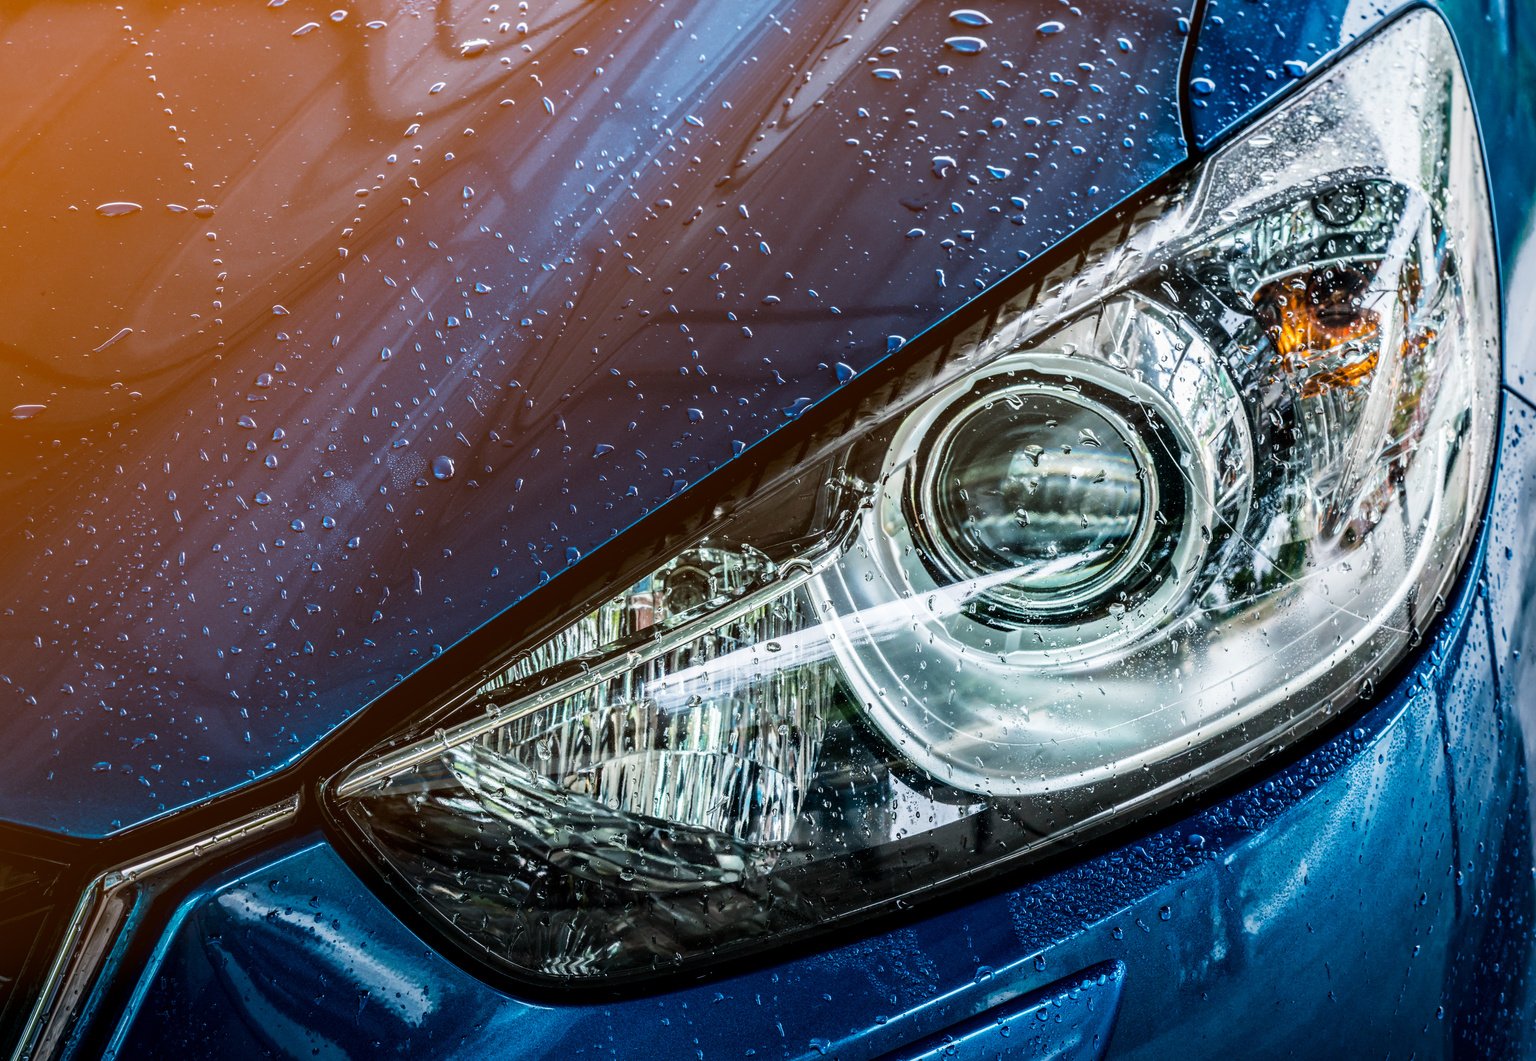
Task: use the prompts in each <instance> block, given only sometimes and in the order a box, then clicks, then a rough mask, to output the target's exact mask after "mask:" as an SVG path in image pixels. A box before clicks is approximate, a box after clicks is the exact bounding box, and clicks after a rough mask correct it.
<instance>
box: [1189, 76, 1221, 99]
mask: <svg viewBox="0 0 1536 1061" xmlns="http://www.w3.org/2000/svg"><path fill="white" fill-rule="evenodd" d="M1189 88H1190V91H1192V92H1193V93H1194V94H1195V95H1197V96H1209V95H1210V94H1211V93H1212V92H1215V91H1216V82H1214V81H1212V80H1211V79H1210V78H1208V77H1197V78H1195V79H1194V80H1193V81H1191V82H1190V83H1189Z"/></svg>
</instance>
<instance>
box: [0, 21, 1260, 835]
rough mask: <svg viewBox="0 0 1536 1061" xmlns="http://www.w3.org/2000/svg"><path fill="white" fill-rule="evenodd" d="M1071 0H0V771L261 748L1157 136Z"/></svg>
mask: <svg viewBox="0 0 1536 1061" xmlns="http://www.w3.org/2000/svg"><path fill="white" fill-rule="evenodd" d="M1099 6H1100V7H1102V8H1103V10H1097V9H1084V10H1078V9H1076V8H1069V7H1067V6H1064V5H1062V4H1059V3H1055V2H1050V3H1045V2H1024V3H1020V2H1010V3H1007V4H1004V3H999V2H996V0H988V2H987V3H984V4H982V5H980V6H979V7H976V8H975V9H973V10H974V13H972V12H971V11H967V10H957V8H956V6H955V5H953V4H934V3H920V2H912V0H896V2H890V0H887V2H876V3H873V4H870V3H858V4H854V3H839V2H834V0H820V2H814V0H802V2H784V0H742V2H739V3H731V4H718V3H705V2H701V0H685V2H682V3H678V4H674V5H670V6H669V7H668V8H666V9H665V10H663V9H661V8H660V7H658V6H657V5H655V4H652V3H640V2H638V0H612V2H609V3H604V4H592V3H579V2H574V0H565V2H558V0H557V2H554V3H550V4H545V5H540V7H539V10H538V11H536V12H534V11H530V10H528V9H527V7H526V5H517V4H514V3H511V2H503V3H502V4H500V5H495V4H491V5H485V4H480V5H470V4H442V5H438V6H437V7H428V6H427V5H423V4H413V5H405V6H404V7H403V8H401V9H396V8H394V7H393V5H390V6H389V7H388V8H387V7H386V5H384V4H383V3H364V4H359V5H356V6H353V7H351V8H349V9H346V10H345V11H341V12H337V13H336V14H332V13H331V9H330V8H329V7H321V6H316V5H313V4H304V3H302V2H300V0H292V2H289V3H286V4H280V5H278V6H272V5H267V6H253V5H250V4H244V3H242V4H239V5H236V4H234V3H209V4H199V5H196V6H195V7H194V6H189V7H186V8H183V9H179V10H172V9H164V10H162V9H160V7H159V5H152V4H148V3H128V4H125V5H124V6H122V7H114V6H113V5H108V4H78V3H65V2H62V0H38V2H35V3H25V2H23V3H20V4H12V5H8V8H7V12H6V14H5V15H3V16H0V18H3V20H4V21H3V22H0V39H3V40H4V41H5V44H6V47H5V50H4V54H5V55H6V56H7V63H6V65H4V67H3V68H0V83H4V85H5V89H6V91H5V98H6V99H8V100H11V101H13V104H12V107H11V108H9V109H7V111H6V112H5V113H4V114H0V127H3V128H4V130H5V142H6V144H7V145H8V149H7V152H6V157H5V159H4V161H3V162H0V226H3V228H4V231H5V247H6V252H5V253H6V261H5V266H4V269H5V280H6V282H5V283H4V284H3V285H0V303H3V314H0V315H3V318H4V319H5V320H6V322H7V328H6V329H5V331H4V333H3V335H0V355H3V364H4V367H5V372H4V377H3V378H4V381H5V387H6V389H7V403H6V405H5V409H6V410H7V411H8V414H9V415H5V416H4V419H3V426H0V432H3V436H0V437H3V446H4V451H3V452H4V455H5V462H4V465H5V467H4V479H3V493H4V499H3V506H0V520H3V523H4V529H5V536H4V540H5V543H6V549H5V550H4V553H3V555H0V578H3V580H4V583H5V584H6V585H8V586H10V587H11V591H10V593H9V601H8V603H7V605H6V607H5V609H4V615H3V624H4V625H3V630H0V634H3V639H4V640H3V650H0V682H3V685H0V690H3V699H0V710H3V711H4V726H5V729H4V736H5V739H4V741H3V742H0V808H3V810H0V813H3V816H4V817H6V818H8V819H10V820H12V821H16V822H21V823H27V824H34V825H40V826H44V827H48V828H55V829H60V830H65V831H69V832H73V833H79V834H101V833H105V832H110V831H113V830H116V829H120V828H124V827H127V826H130V825H133V824H135V823H138V822H142V821H144V820H147V819H149V818H152V817H155V816H157V815H161V814H164V813H167V812H169V811H172V810H175V809H177V808H179V807H182V806H186V805H188V804H190V803H193V802H195V801H198V800H200V799H202V798H205V797H207V796H208V795H210V794H212V793H216V792H219V791H222V790H226V789H229V788H231V787H234V786H238V785H240V784H242V783H244V782H246V781H248V780H249V779H252V778H257V777H260V776H262V775H265V774H268V773H270V772H271V771H273V770H275V769H277V768H279V767H281V766H282V765H284V764H285V763H288V762H290V761H292V760H293V759H294V758H295V757H297V756H298V755H300V754H302V753H303V752H304V751H305V750H306V749H308V748H310V747H311V746H312V745H314V743H315V742H316V741H318V740H319V739H321V738H322V737H324V736H325V735H326V733H328V732H329V731H331V730H332V729H333V728H334V727H336V726H337V725H338V724H339V723H340V722H342V721H343V720H345V719H346V718H348V717H349V716H350V715H352V714H354V713H355V712H357V711H358V710H359V709H361V708H362V707H364V706H365V705H366V704H367V703H369V701H371V700H373V699H374V698H376V697H377V696H379V695H380V694H381V693H382V692H383V691H385V690H386V689H388V688H390V687H391V686H392V685H394V684H395V683H397V682H398V681H399V680H401V678H402V677H403V676H405V675H406V674H408V673H410V672H412V671H414V670H415V669H417V668H419V667H420V666H422V665H423V664H424V663H426V662H427V661H428V660H430V659H432V658H433V657H434V656H436V655H438V654H440V653H441V652H443V651H446V650H448V649H450V648H451V646H452V645H453V644H454V643H455V642H456V641H459V640H460V639H462V638H463V637H464V636H466V635H467V634H468V633H470V632H471V631H473V630H474V629H475V628H477V627H479V626H480V625H482V624H483V623H484V622H485V621H487V620H488V619H489V618H491V617H492V616H494V615H496V614H497V613H498V612H500V611H502V610H504V609H506V608H507V607H508V606H509V605H511V604H512V603H513V602H515V601H517V600H518V599H520V598H521V597H523V596H525V595H526V594H528V593H529V592H531V591H533V590H534V589H535V588H536V587H538V586H540V584H541V583H542V582H544V581H546V580H547V579H548V578H549V576H551V575H555V574H557V573H558V572H559V571H561V570H562V569H564V568H566V567H567V566H568V565H569V564H571V563H573V562H576V561H578V560H579V558H580V557H581V556H582V555H584V554H586V553H588V552H590V551H591V550H592V549H593V548H594V547H596V546H598V545H599V544H601V543H602V542H604V541H606V540H608V539H610V538H612V537H613V536H615V535H616V534H617V533H618V532H619V531H621V530H622V529H623V528H624V527H626V526H627V525H629V524H630V523H632V522H634V521H635V520H636V519H637V518H639V517H640V516H641V515H642V514H643V513H645V512H647V511H648V510H651V509H654V508H655V507H656V506H657V505H658V504H660V503H662V502H664V501H665V500H666V499H667V498H669V497H671V496H673V495H674V494H675V493H677V492H678V491H679V490H680V489H682V488H684V487H685V486H686V485H687V484H688V483H691V482H694V481H696V480H697V479H698V478H699V477H700V476H702V475H703V474H704V473H705V472H706V471H708V470H709V469H711V468H714V467H716V466H718V465H720V464H721V463H723V462H725V461H727V460H729V459H730V458H731V457H732V456H733V454H734V453H736V452H739V451H740V450H741V449H742V448H743V447H745V446H749V445H751V444H752V443H754V442H756V441H757V440H759V439H761V438H762V437H764V435H765V434H767V433H769V432H771V431H772V430H774V429H776V428H778V427H780V426H782V425H783V424H784V423H785V422H786V421H787V420H788V419H790V418H791V417H792V416H793V415H794V413H795V411H796V410H797V409H799V408H802V407H803V406H804V405H805V404H807V403H808V402H811V401H814V400H817V399H819V398H821V397H823V396H825V395H826V394H828V393H830V392H831V391H832V390H834V389H835V388H836V387H837V386H839V384H840V382H841V381H842V380H843V379H845V378H846V377H847V376H848V375H849V374H850V373H855V372H859V371H863V370H865V369H867V368H869V367H870V366H871V365H873V364H874V363H875V362H877V361H879V360H880V359H881V358H882V357H884V356H885V355H886V353H887V350H888V348H889V347H891V346H892V345H893V343H894V340H893V337H900V338H911V337H914V336H916V335H917V334H918V333H920V332H921V331H922V330H923V329H924V328H925V327H927V326H929V325H931V324H932V323H934V322H935V321H936V320H938V319H939V318H940V317H942V316H943V315H944V314H945V313H946V312H948V311H950V310H952V309H954V308H955V307H957V306H959V305H960V304H961V303H963V302H965V301H967V300H968V299H970V298H972V297H974V296H975V295H976V294H977V293H978V292H979V291H981V290H982V289H984V288H986V287H987V286H989V285H990V284H991V283H993V282H995V281H996V280H998V279H1000V278H1001V277H1003V276H1004V275H1006V274H1008V273H1009V272H1011V271H1013V270H1014V269H1016V268H1018V267H1019V266H1020V264H1021V263H1025V262H1027V261H1029V260H1030V259H1031V258H1033V257H1034V256H1035V255H1037V254H1039V253H1040V252H1041V251H1042V250H1044V249H1045V248H1047V247H1050V246H1052V245H1053V244H1055V243H1057V242H1059V241H1060V240H1061V239H1062V238H1063V237H1065V236H1067V235H1068V234H1070V233H1071V232H1072V231H1074V230H1076V229H1077V228H1079V227H1081V226H1082V225H1083V224H1085V223H1086V222H1088V221H1089V220H1091V219H1092V218H1094V217H1095V216H1097V215H1099V214H1101V213H1102V212H1103V211H1104V210H1106V209H1108V208H1109V207H1110V206H1112V205H1113V204H1114V203H1116V202H1117V201H1119V200H1121V199H1123V198H1124V197H1126V196H1128V195H1131V194H1133V193H1134V192H1136V191H1137V190H1138V189H1140V188H1142V187H1144V186H1145V185H1146V184H1147V183H1148V182H1149V181H1150V180H1152V179H1154V178H1156V177H1157V176H1159V175H1161V174H1163V173H1165V172H1166V171H1167V170H1168V169H1169V168H1170V167H1172V166H1173V165H1175V164H1177V163H1178V162H1179V161H1181V160H1182V159H1183V158H1184V157H1185V149H1184V141H1183V137H1182V135H1181V126H1180V113H1179V104H1178V84H1179V76H1180V60H1181V56H1182V52H1183V48H1184V45H1185V42H1186V40H1187V26H1184V25H1182V24H1181V17H1182V16H1187V15H1188V14H1189V12H1188V11H1187V10H1179V9H1177V8H1174V7H1170V6H1168V5H1165V4H1161V3H1156V2H1150V0H1145V2H1133V3H1128V4H1115V5H1099ZM1250 6H1251V5H1250ZM498 7H499V8H500V9H501V10H498ZM1111 8H1113V10H1110V9H1111ZM61 71H62V72H65V73H64V76H62V77H61V76H60V72H61Z"/></svg>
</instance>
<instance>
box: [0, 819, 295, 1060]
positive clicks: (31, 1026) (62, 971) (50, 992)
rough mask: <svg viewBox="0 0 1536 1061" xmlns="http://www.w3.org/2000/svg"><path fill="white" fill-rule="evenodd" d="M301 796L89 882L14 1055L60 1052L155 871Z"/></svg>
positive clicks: (240, 832)
mask: <svg viewBox="0 0 1536 1061" xmlns="http://www.w3.org/2000/svg"><path fill="white" fill-rule="evenodd" d="M298 809H299V797H298V796H297V795H295V796H291V797H289V798H288V799H286V800H283V801H282V802H281V803H274V804H273V805H271V806H269V807H265V808H263V809H261V810H259V811H256V812H255V813H253V814H250V815H247V816H246V817H244V818H241V819H239V820H238V821H235V822H233V823H231V824H229V825H224V826H221V827H220V828H218V829H215V830H213V831H211V832H207V833H204V834H202V835H201V836H198V837H195V838H193V839H192V840H189V841H187V842H185V843H182V844H177V845H176V846H174V847H167V848H163V849H161V850H159V851H156V852H155V853H154V854H151V855H149V856H147V857H145V858H142V859H139V860H138V861H136V862H130V863H128V864H126V865H122V866H117V867H114V868H113V869H109V870H107V871H106V872H105V873H102V874H101V875H100V876H98V877H97V878H96V879H95V880H93V881H91V883H90V884H89V885H87V886H86V889H85V892H84V893H83V894H82V895H81V896H80V901H79V903H77V904H76V906H75V912H74V914H73V915H72V916H71V917H70V920H69V928H68V929H67V930H66V931H65V933H64V939H63V941H62V942H61V943H60V945H59V949H58V953H56V954H55V955H54V958H53V963H52V964H51V965H50V966H49V967H48V973H47V975H46V976H45V977H44V979H43V987H42V990H41V991H39V992H38V996H37V1000H36V1001H35V1002H34V1003H33V1004H32V1012H31V1013H29V1014H28V1015H27V1022H26V1024H25V1025H24V1026H23V1029H22V1034H21V1037H20V1039H19V1040H18V1042H17V1044H16V1049H15V1050H14V1051H13V1052H12V1054H11V1058H12V1061H48V1059H49V1058H52V1057H55V1056H57V1054H58V1053H59V1051H60V1049H61V1048H62V1047H63V1046H64V1044H65V1043H66V1042H67V1041H68V1039H69V1034H70V1032H71V1031H72V1030H73V1026H74V1017H75V1014H76V1011H77V1009H78V1007H79V1005H80V1003H81V1002H82V1001H83V1000H84V999H85V998H86V997H87V996H88V995H89V993H90V991H91V989H92V988H93V987H94V986H95V984H96V974H97V972H98V970H99V969H100V967H101V963H102V961H103V960H104V959H105V958H106V956H107V955H108V954H109V953H110V952H111V950H112V947H113V946H114V944H116V942H117V939H118V934H119V931H120V930H121V928H122V926H123V923H124V922H125V921H126V920H127V918H128V914H129V912H130V911H132V909H133V906H134V903H135V902H136V901H137V900H138V897H139V888H138V886H139V885H142V884H145V883H147V882H149V881H150V880H151V879H152V878H154V877H155V876H157V875H159V874H162V873H164V872H165V871H167V870H170V869H174V868H176V867H177V866H180V865H183V864H184V863H187V862H191V861H192V860H194V859H198V858H202V857H203V856H205V855H208V854H211V853H213V852H215V851H218V850H221V849H222V848H225V847H229V846H232V845H235V844H238V843H240V842H241V841H243V840H246V839H248V838H250V837H253V836H255V835H257V834H260V833H264V832H266V831H268V830H270V829H273V828H276V827H277V826H280V825H283V824H286V823H287V822H289V821H291V820H292V819H293V817H294V815H296V814H297V813H298Z"/></svg>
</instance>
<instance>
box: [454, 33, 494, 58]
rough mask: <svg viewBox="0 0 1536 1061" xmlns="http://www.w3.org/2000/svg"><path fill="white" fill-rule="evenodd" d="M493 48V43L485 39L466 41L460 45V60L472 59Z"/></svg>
mask: <svg viewBox="0 0 1536 1061" xmlns="http://www.w3.org/2000/svg"><path fill="white" fill-rule="evenodd" d="M490 46H491V42H490V41H488V40H486V39H485V38H484V37H476V38H475V39H474V40H472V41H465V42H464V43H463V44H460V45H459V58H460V59H472V58H474V57H475V56H477V55H479V54H481V53H482V52H484V51H485V50H486V49H487V48H489V47H490Z"/></svg>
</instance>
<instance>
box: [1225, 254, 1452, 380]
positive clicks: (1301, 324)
mask: <svg viewBox="0 0 1536 1061" xmlns="http://www.w3.org/2000/svg"><path fill="white" fill-rule="evenodd" d="M1380 264H1381V263H1380V262H1379V261H1361V262H1353V263H1335V264H1331V265H1326V266H1322V267H1319V268H1315V269H1306V270H1303V271H1300V272H1296V273H1291V274H1290V275H1288V276H1283V277H1281V278H1280V279H1278V280H1272V281H1270V282H1269V283H1267V284H1265V285H1264V286H1263V287H1261V288H1259V290H1258V291H1257V292H1256V293H1255V294H1254V296H1253V309H1254V317H1255V318H1256V319H1257V320H1258V322H1259V324H1260V325H1262V326H1263V328H1264V330H1265V332H1267V333H1268V335H1269V338H1270V341H1271V342H1272V343H1273V344H1274V347H1275V353H1276V363H1277V365H1278V367H1279V370H1280V371H1281V372H1282V373H1286V374H1295V375H1299V376H1301V377H1302V383H1301V396H1302V397H1304V398H1315V397H1317V396H1318V395H1320V394H1324V393H1327V392H1328V391H1330V390H1333V389H1335V388H1337V387H1350V388H1353V387H1355V386H1358V385H1359V384H1360V383H1362V382H1363V381H1365V380H1367V379H1369V378H1370V375H1371V373H1372V372H1374V371H1375V369H1376V365H1377V363H1378V362H1379V361H1380V358H1381V350H1380V345H1379V341H1380V333H1381V316H1380V314H1378V313H1377V311H1376V310H1375V309H1372V308H1370V306H1369V305H1368V303H1370V302H1374V301H1377V300H1376V299H1375V298H1373V297H1372V296H1373V295H1379V294H1380V293H1381V289H1380V288H1379V287H1377V286H1376V285H1375V280H1376V272H1377V270H1378V268H1379V266H1380ZM1421 293H1422V290H1421V285H1420V282H1419V273H1418V269H1417V267H1415V266H1414V265H1411V264H1410V265H1408V266H1406V267H1405V268H1404V269H1403V270H1402V274H1401V276H1400V277H1399V283H1398V288H1397V292H1396V299H1395V301H1396V303H1397V307H1398V311H1399V313H1400V314H1401V315H1402V317H1403V318H1404V323H1405V324H1406V323H1407V322H1408V321H1409V320H1410V319H1411V317H1412V315H1413V313H1414V311H1415V309H1416V308H1417V306H1418V303H1419V296H1420V295H1421ZM1403 331H1404V338H1403V345H1402V355H1403V357H1404V359H1405V360H1408V359H1412V358H1413V357H1415V356H1416V355H1419V354H1421V353H1423V351H1424V349H1425V348H1426V347H1427V346H1428V345H1429V344H1430V342H1431V341H1433V339H1434V332H1433V330H1431V329H1425V330H1422V331H1415V330H1413V329H1411V328H1407V327H1405V328H1404V329H1403Z"/></svg>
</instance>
